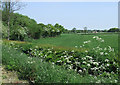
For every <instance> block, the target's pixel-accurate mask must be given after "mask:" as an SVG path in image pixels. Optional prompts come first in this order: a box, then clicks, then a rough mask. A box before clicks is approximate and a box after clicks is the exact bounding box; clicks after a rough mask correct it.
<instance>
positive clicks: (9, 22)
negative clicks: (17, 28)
mask: <svg viewBox="0 0 120 85" xmlns="http://www.w3.org/2000/svg"><path fill="white" fill-rule="evenodd" d="M8 40H10V15H8Z"/></svg>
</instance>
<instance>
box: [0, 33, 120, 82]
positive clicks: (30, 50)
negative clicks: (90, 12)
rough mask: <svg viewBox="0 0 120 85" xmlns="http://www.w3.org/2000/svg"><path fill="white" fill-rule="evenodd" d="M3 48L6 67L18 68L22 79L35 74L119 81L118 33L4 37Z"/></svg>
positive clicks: (42, 77) (69, 79) (61, 78)
mask: <svg viewBox="0 0 120 85" xmlns="http://www.w3.org/2000/svg"><path fill="white" fill-rule="evenodd" d="M86 41H87V43H86ZM102 41H103V42H102ZM83 45H84V46H83ZM80 46H82V47H80ZM2 48H3V49H2V56H3V57H2V62H3V64H4V65H6V69H7V70H15V71H18V72H19V77H20V78H22V79H26V80H30V79H31V78H33V79H32V80H31V81H34V82H35V83H41V82H43V83H46V82H48V83H50V82H56V83H60V82H61V83H66V82H69V83H117V82H118V81H119V79H118V72H119V68H118V54H117V51H118V34H113V33H112V34H110V33H106V34H61V35H60V36H57V37H47V38H41V39H38V40H31V41H29V42H21V41H12V40H11V41H10V40H3V47H2ZM59 48H60V49H59ZM69 48H70V49H69ZM93 48H94V49H93ZM113 48H114V50H113ZM16 56H17V57H16ZM9 61H10V62H9ZM24 68H25V69H24ZM23 69H24V71H23ZM54 73H56V75H54Z"/></svg>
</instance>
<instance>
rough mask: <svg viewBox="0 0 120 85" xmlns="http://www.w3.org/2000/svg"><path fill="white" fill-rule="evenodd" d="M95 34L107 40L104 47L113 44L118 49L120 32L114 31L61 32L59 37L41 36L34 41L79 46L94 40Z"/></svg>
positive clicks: (53, 44) (93, 44) (92, 45)
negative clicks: (96, 32) (94, 32)
mask: <svg viewBox="0 0 120 85" xmlns="http://www.w3.org/2000/svg"><path fill="white" fill-rule="evenodd" d="M94 36H99V37H101V38H103V39H104V40H105V42H104V43H103V44H101V46H102V47H105V46H111V47H113V48H114V49H116V50H118V34H114V33H106V34H102V33H101V34H89V35H82V34H61V35H60V36H58V37H52V38H41V39H39V40H34V41H32V43H35V44H46V45H52V46H61V47H76V46H77V47H79V46H80V45H82V44H83V42H84V41H87V40H92V39H93V37H94ZM96 44H98V43H97V42H92V43H91V44H90V45H89V48H92V47H94V46H95V45H96Z"/></svg>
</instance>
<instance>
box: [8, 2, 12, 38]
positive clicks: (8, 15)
mask: <svg viewBox="0 0 120 85" xmlns="http://www.w3.org/2000/svg"><path fill="white" fill-rule="evenodd" d="M8 5H9V6H8V40H10V8H11V6H10V2H8Z"/></svg>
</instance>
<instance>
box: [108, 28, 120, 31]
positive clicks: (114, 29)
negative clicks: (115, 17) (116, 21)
mask: <svg viewBox="0 0 120 85" xmlns="http://www.w3.org/2000/svg"><path fill="white" fill-rule="evenodd" d="M119 31H120V29H119V28H110V29H109V30H108V32H119Z"/></svg>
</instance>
